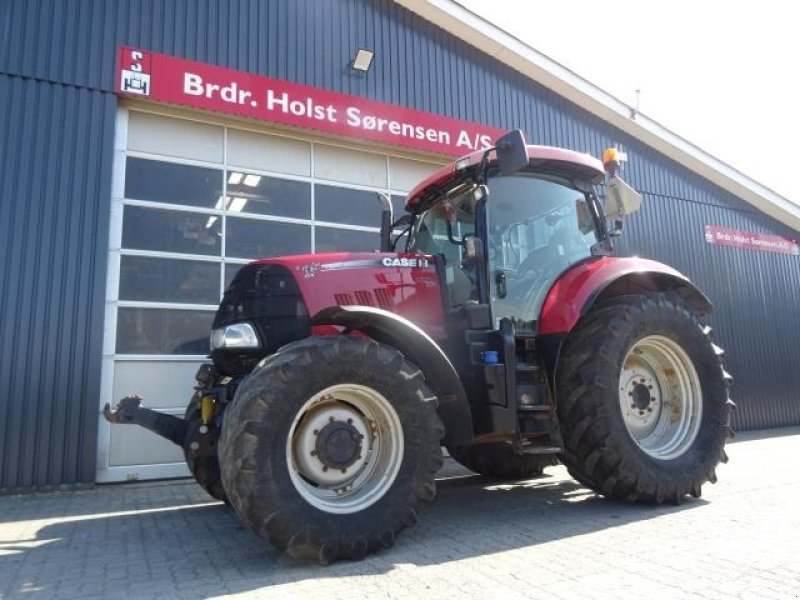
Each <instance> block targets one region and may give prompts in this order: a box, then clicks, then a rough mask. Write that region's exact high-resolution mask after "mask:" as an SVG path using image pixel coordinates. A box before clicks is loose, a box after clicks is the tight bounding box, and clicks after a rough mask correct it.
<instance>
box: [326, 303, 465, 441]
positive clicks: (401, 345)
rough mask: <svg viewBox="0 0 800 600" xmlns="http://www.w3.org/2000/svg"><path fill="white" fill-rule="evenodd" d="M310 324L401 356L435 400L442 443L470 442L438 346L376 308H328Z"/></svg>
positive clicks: (454, 383) (459, 389)
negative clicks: (357, 336) (346, 332)
mask: <svg viewBox="0 0 800 600" xmlns="http://www.w3.org/2000/svg"><path fill="white" fill-rule="evenodd" d="M311 324H312V325H314V326H315V327H316V326H325V325H328V326H330V325H336V326H339V327H344V328H346V329H352V330H354V331H358V332H361V333H363V334H364V335H366V336H368V337H370V338H372V339H373V340H375V341H376V342H380V343H382V344H386V345H388V346H392V347H393V348H396V349H397V350H399V351H400V352H402V353H403V354H404V355H405V356H406V357H407V358H408V359H409V360H410V361H411V362H413V363H414V364H415V365H417V366H418V367H419V368H420V369H422V372H423V373H424V375H425V380H426V381H427V383H428V385H430V386H431V388H432V389H433V391H434V393H435V394H436V395H437V397H438V399H439V408H438V412H439V417H440V418H441V419H442V422H443V423H444V427H445V434H444V438H443V440H442V443H443V444H445V445H448V446H450V445H463V444H469V443H471V442H472V437H473V432H472V415H471V413H470V408H469V402H468V400H467V394H466V392H465V391H464V386H463V385H462V384H461V379H460V378H459V376H458V373H457V371H456V369H455V367H454V366H453V363H451V362H450V359H449V358H447V356H446V355H445V353H444V352H443V351H442V349H441V348H440V347H439V345H438V344H437V343H436V342H435V341H433V339H431V338H430V336H428V334H426V333H425V332H424V331H422V329H420V328H419V327H417V326H416V325H414V323H412V322H411V321H409V320H407V319H404V318H403V317H400V316H398V315H396V314H394V313H391V312H388V311H385V310H381V309H379V308H372V307H369V306H330V307H328V308H324V309H322V310H321V311H319V312H318V313H317V314H316V315H315V316H314V318H313V319H311ZM316 330H317V331H319V329H316Z"/></svg>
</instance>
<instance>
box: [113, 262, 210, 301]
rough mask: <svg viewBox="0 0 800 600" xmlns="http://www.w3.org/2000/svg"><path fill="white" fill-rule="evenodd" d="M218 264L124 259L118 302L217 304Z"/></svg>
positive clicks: (121, 267)
mask: <svg viewBox="0 0 800 600" xmlns="http://www.w3.org/2000/svg"><path fill="white" fill-rule="evenodd" d="M219 269H220V266H219V264H218V263H211V262H202V261H194V260H176V259H171V258H154V257H150V256H123V257H122V258H121V261H120V276H119V299H120V300H133V301H140V302H176V303H194V304H216V303H217V302H219V297H220V293H219Z"/></svg>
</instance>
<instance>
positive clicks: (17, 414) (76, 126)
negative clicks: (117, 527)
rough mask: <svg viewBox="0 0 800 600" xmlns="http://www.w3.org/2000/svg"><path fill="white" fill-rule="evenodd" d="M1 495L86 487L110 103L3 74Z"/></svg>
mask: <svg viewBox="0 0 800 600" xmlns="http://www.w3.org/2000/svg"><path fill="white" fill-rule="evenodd" d="M0 107H2V110H0V153H1V154H0V256H2V258H1V259H0V298H2V318H1V319H0V390H1V391H0V486H2V487H18V486H21V487H31V486H44V485H50V484H56V483H76V482H82V481H83V482H85V481H91V480H92V479H93V477H94V462H95V452H96V451H95V446H96V437H97V398H98V394H99V376H100V350H101V347H100V346H101V334H102V329H101V328H100V325H101V324H102V321H103V318H102V317H103V292H104V284H105V276H106V273H105V262H106V261H105V256H106V253H107V248H108V242H107V239H108V235H107V229H108V200H107V197H108V190H109V186H110V171H111V142H112V134H113V122H114V120H113V119H114V112H115V108H116V99H115V98H114V96H113V95H112V94H108V93H104V92H98V91H92V90H87V89H81V88H75V87H71V86H64V85H60V84H53V83H46V82H40V81H35V80H31V79H22V78H19V77H8V76H6V75H0Z"/></svg>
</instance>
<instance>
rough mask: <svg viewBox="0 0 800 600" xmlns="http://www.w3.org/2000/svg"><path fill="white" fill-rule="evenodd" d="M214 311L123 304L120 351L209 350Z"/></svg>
mask: <svg viewBox="0 0 800 600" xmlns="http://www.w3.org/2000/svg"><path fill="white" fill-rule="evenodd" d="M213 319H214V312H213V311H203V310H180V309H166V308H138V307H120V309H119V313H118V316H117V354H145V355H151V354H175V355H206V354H208V352H209V350H210V348H209V342H208V336H209V331H211V323H212V321H213Z"/></svg>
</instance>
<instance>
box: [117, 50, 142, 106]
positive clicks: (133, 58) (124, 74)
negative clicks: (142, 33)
mask: <svg viewBox="0 0 800 600" xmlns="http://www.w3.org/2000/svg"><path fill="white" fill-rule="evenodd" d="M121 57H122V64H121V65H120V66H121V69H120V72H121V73H120V84H119V89H120V91H121V92H125V93H126V94H138V95H139V96H149V95H150V56H149V55H147V54H145V53H144V52H140V51H139V50H127V51H124V52H122V53H121Z"/></svg>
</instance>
